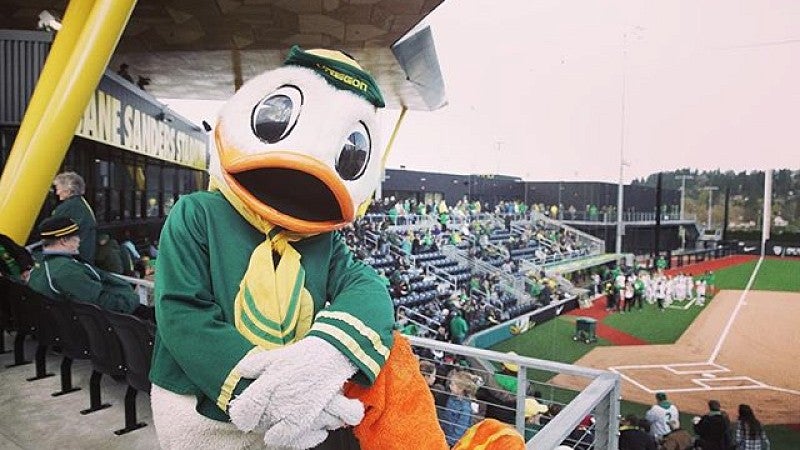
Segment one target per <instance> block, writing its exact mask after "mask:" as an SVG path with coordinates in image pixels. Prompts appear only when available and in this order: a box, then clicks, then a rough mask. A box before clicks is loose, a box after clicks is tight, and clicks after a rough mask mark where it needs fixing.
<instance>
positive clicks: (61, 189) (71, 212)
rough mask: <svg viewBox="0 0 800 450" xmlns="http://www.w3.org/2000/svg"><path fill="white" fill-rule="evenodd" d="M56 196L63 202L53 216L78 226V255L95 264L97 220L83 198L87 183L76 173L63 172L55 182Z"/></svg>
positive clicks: (57, 176)
mask: <svg viewBox="0 0 800 450" xmlns="http://www.w3.org/2000/svg"><path fill="white" fill-rule="evenodd" d="M53 187H54V188H55V191H56V196H58V199H59V200H60V201H61V203H59V205H58V206H56V208H55V209H54V210H53V214H52V216H63V217H69V218H70V219H72V220H74V221H75V222H76V223H77V224H78V229H79V230H80V231H79V232H78V235H79V236H80V238H81V245H80V248H79V249H78V254H79V255H80V257H81V259H82V260H83V261H85V262H88V263H89V264H94V252H95V246H96V244H97V220H96V219H95V217H94V211H92V207H91V206H89V203H88V202H87V201H86V199H85V198H84V197H83V194H84V192H85V191H86V183H84V181H83V178H82V177H81V176H80V175H78V174H77V173H75V172H63V173H60V174H58V175H56V178H55V179H54V180H53Z"/></svg>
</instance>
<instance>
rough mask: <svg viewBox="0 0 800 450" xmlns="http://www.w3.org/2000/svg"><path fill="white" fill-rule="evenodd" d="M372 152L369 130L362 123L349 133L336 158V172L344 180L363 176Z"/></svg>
mask: <svg viewBox="0 0 800 450" xmlns="http://www.w3.org/2000/svg"><path fill="white" fill-rule="evenodd" d="M371 152H372V142H371V141H370V138H369V130H367V126H366V125H364V123H363V122H359V123H358V125H356V127H355V128H354V129H353V130H352V131H351V132H350V134H349V135H348V136H347V139H345V141H344V143H343V144H342V150H341V152H340V153H339V156H338V157H337V158H336V171H337V172H339V175H340V176H341V177H342V178H344V179H345V180H355V179H358V178H360V177H361V175H363V174H364V170H366V168H367V163H368V162H369V156H370V153H371Z"/></svg>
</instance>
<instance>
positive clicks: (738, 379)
mask: <svg viewBox="0 0 800 450" xmlns="http://www.w3.org/2000/svg"><path fill="white" fill-rule="evenodd" d="M611 370H613V371H614V372H617V373H619V374H620V375H621V376H622V377H623V378H624V379H625V380H627V381H629V382H631V383H633V384H635V385H637V386H638V387H639V388H641V389H644V390H646V391H648V392H651V393H655V392H692V391H706V390H737V389H754V388H761V387H765V385H764V384H763V383H760V382H758V381H756V380H754V379H752V378H750V377H747V376H736V375H735V374H732V373H731V372H730V370H728V369H726V368H725V367H722V366H719V365H717V364H713V363H711V364H708V363H698V364H673V365H660V366H659V365H652V366H618V367H612V368H611Z"/></svg>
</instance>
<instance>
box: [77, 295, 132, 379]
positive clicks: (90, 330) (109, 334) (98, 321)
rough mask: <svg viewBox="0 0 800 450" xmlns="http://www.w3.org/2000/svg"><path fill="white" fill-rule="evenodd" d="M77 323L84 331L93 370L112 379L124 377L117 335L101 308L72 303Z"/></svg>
mask: <svg viewBox="0 0 800 450" xmlns="http://www.w3.org/2000/svg"><path fill="white" fill-rule="evenodd" d="M71 304H72V309H73V311H75V314H76V315H77V316H78V321H79V322H80V323H81V325H83V329H84V330H86V337H88V338H89V347H90V348H91V350H92V358H91V359H92V367H94V370H96V371H98V372H100V373H103V374H105V375H109V376H111V377H114V378H123V377H124V376H125V360H124V358H123V356H122V347H121V346H120V344H119V339H118V338H117V334H116V333H115V332H114V328H113V327H112V326H111V322H109V321H108V317H107V316H106V314H105V311H103V309H102V308H100V307H99V306H97V305H95V304H93V303H84V302H72V303H71Z"/></svg>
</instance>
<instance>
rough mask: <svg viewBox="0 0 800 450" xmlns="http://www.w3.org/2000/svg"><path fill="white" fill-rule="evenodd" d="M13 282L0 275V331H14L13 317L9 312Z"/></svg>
mask: <svg viewBox="0 0 800 450" xmlns="http://www.w3.org/2000/svg"><path fill="white" fill-rule="evenodd" d="M12 283H14V281H12V280H11V279H9V278H8V277H5V276H2V275H0V330H7V331H11V330H14V329H15V328H14V315H13V314H12V312H11V302H12V301H13V300H12V299H11V296H12V295H13V293H14V292H13V289H14V288H13V285H12Z"/></svg>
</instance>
